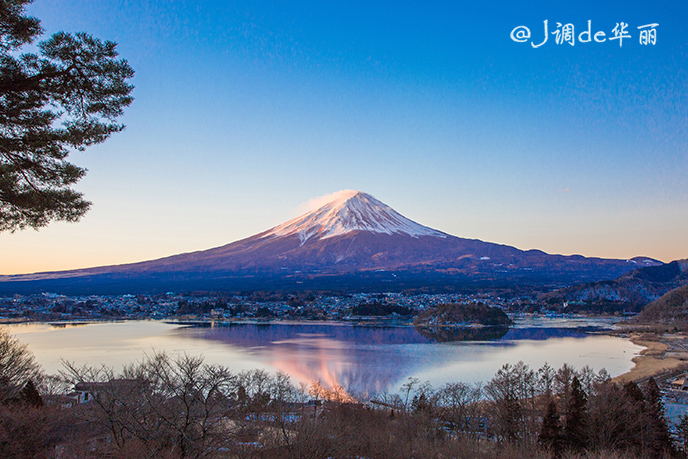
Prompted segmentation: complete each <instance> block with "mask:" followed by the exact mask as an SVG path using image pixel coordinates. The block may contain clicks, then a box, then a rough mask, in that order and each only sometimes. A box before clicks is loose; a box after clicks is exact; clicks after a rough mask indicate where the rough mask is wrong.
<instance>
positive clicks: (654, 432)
mask: <svg viewBox="0 0 688 459" xmlns="http://www.w3.org/2000/svg"><path fill="white" fill-rule="evenodd" d="M645 399H646V400H647V405H646V406H647V417H648V420H647V425H648V444H647V447H648V449H649V450H650V451H651V452H652V453H651V454H652V455H654V457H663V456H664V455H666V453H670V452H671V451H672V450H673V443H672V442H671V437H670V436H669V429H668V427H667V423H666V418H665V417H664V403H663V402H662V394H661V392H660V390H659V387H658V386H657V382H656V381H655V379H654V378H650V380H649V381H648V382H647V384H646V386H645Z"/></svg>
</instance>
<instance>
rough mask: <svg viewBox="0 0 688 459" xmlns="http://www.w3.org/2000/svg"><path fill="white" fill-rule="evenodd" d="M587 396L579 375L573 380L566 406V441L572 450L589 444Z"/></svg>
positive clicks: (584, 447)
mask: <svg viewBox="0 0 688 459" xmlns="http://www.w3.org/2000/svg"><path fill="white" fill-rule="evenodd" d="M586 403H587V397H586V395H585V392H584V391H583V388H582V387H581V383H580V381H579V380H578V377H577V376H574V377H573V380H572V381H571V394H570V395H569V399H568V406H567V407H566V417H565V421H566V422H565V424H564V435H563V437H564V443H565V445H566V447H567V448H568V449H569V450H571V451H578V452H579V451H583V450H585V449H586V447H587V445H588V432H587V412H586Z"/></svg>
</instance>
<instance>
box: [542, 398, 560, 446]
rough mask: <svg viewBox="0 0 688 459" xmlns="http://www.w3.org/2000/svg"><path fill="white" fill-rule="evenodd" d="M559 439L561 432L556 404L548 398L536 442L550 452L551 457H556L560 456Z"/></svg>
mask: <svg viewBox="0 0 688 459" xmlns="http://www.w3.org/2000/svg"><path fill="white" fill-rule="evenodd" d="M561 441H562V432H561V423H560V422H559V412H558V411H557V404H556V403H555V402H554V400H550V402H549V404H548V405H547V413H546V414H545V417H544V418H543V420H542V429H541V430H540V436H539V437H538V442H539V443H540V444H541V445H542V446H543V447H544V448H547V449H548V450H549V451H550V452H551V453H552V457H554V458H558V457H560V456H561V450H562V442H561Z"/></svg>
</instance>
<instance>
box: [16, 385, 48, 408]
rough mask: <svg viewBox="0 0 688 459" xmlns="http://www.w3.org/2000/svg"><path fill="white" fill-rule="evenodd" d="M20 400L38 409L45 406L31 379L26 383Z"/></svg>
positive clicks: (20, 394)
mask: <svg viewBox="0 0 688 459" xmlns="http://www.w3.org/2000/svg"><path fill="white" fill-rule="evenodd" d="M19 399H20V400H21V402H23V403H25V404H27V405H30V406H34V407H36V408H38V407H41V406H43V399H42V398H41V394H39V393H38V390H37V389H36V386H35V384H34V383H33V381H32V380H30V379H29V380H28V381H27V382H26V385H25V386H24V388H23V389H22V390H21V392H20V393H19Z"/></svg>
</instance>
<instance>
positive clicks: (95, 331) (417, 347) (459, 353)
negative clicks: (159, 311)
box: [8, 318, 643, 395]
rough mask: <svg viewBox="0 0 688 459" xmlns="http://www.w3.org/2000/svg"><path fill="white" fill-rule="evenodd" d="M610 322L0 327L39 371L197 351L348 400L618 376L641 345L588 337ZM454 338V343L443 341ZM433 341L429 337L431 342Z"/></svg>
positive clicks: (117, 365)
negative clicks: (504, 375)
mask: <svg viewBox="0 0 688 459" xmlns="http://www.w3.org/2000/svg"><path fill="white" fill-rule="evenodd" d="M611 324H612V322H611V321H610V320H604V319H600V320H588V319H579V320H572V319H549V318H519V319H516V324H515V326H513V327H512V328H510V329H509V330H508V331H507V330H506V329H505V330H501V331H499V330H498V331H497V332H489V333H487V334H485V335H484V336H481V333H483V332H482V331H480V332H476V330H472V331H469V332H468V333H467V334H466V333H461V334H459V335H458V336H457V335H451V334H450V335H449V336H448V335H447V334H446V333H445V332H444V331H442V332H441V333H440V334H437V333H433V332H432V331H430V332H428V331H427V330H425V331H423V330H420V331H419V330H417V329H415V328H414V327H408V326H398V327H394V326H355V325H350V324H340V323H322V322H314V323H304V322H299V323H272V324H221V323H202V324H181V323H173V322H164V321H128V322H100V323H98V322H96V323H84V324H76V323H60V324H49V323H29V324H14V325H9V326H8V328H9V330H10V332H11V333H13V334H14V335H15V336H17V338H18V339H20V340H21V341H22V342H24V343H26V344H28V346H29V348H30V349H31V351H32V352H33V353H34V354H35V356H36V358H37V360H38V361H39V362H40V363H41V365H43V367H44V368H45V370H46V371H48V372H49V373H56V372H57V371H58V370H59V369H60V367H61V365H62V363H61V362H62V359H65V360H69V361H72V362H75V363H77V364H79V365H82V364H89V365H100V364H105V365H107V366H110V367H115V368H120V367H121V366H122V365H124V364H126V363H129V362H133V361H135V360H140V359H141V358H142V357H143V356H144V355H145V354H146V353H148V354H150V353H152V352H154V351H165V352H169V353H172V354H176V353H182V352H186V353H189V354H195V355H203V356H204V357H205V359H206V361H208V362H211V363H217V364H222V365H225V366H227V367H229V368H231V369H233V370H236V371H241V370H248V369H255V368H261V369H266V370H270V371H282V372H284V373H286V374H288V375H290V376H291V377H292V379H293V380H294V382H296V383H306V384H310V383H311V382H314V381H318V382H320V384H322V385H323V386H325V387H333V386H334V385H340V386H342V387H343V388H345V389H346V390H347V391H349V392H350V393H353V394H359V395H361V394H372V393H379V392H383V391H396V390H398V388H399V386H400V385H401V384H403V383H404V382H405V381H406V380H407V379H408V378H410V377H413V378H418V379H420V380H421V381H429V382H430V383H431V384H432V385H434V386H439V385H442V384H444V383H446V382H452V381H463V382H478V381H488V380H489V379H490V378H491V377H492V375H493V374H494V373H495V372H496V371H497V370H498V369H499V367H501V366H502V365H503V364H505V363H515V362H518V361H519V360H522V361H524V362H526V363H527V364H529V365H530V366H531V367H539V366H541V365H542V364H544V363H545V362H547V363H549V364H550V365H552V366H553V367H555V368H556V367H559V366H561V365H562V364H563V363H568V364H570V365H572V366H574V367H576V368H580V367H582V366H584V365H588V366H590V367H592V368H593V369H595V370H599V369H601V368H606V369H607V371H608V372H609V373H610V374H611V375H612V376H614V375H618V374H621V373H624V372H626V371H628V370H629V369H630V368H632V367H633V363H632V362H631V359H632V358H633V357H634V356H636V355H638V353H639V352H640V351H641V350H642V349H643V347H641V346H638V345H635V344H633V343H631V342H630V341H628V340H627V339H623V338H620V337H613V336H607V335H603V334H593V332H595V331H601V330H605V329H609V328H610V327H611ZM452 339H463V341H446V340H452ZM438 340H439V341H438Z"/></svg>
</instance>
